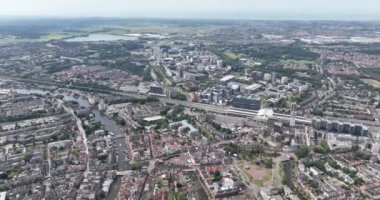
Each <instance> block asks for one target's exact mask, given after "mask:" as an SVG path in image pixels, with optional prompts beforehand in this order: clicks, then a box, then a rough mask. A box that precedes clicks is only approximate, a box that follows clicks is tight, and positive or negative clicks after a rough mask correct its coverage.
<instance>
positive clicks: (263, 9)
mask: <svg viewBox="0 0 380 200" xmlns="http://www.w3.org/2000/svg"><path fill="white" fill-rule="evenodd" d="M0 15H2V16H56V17H146V18H150V17H159V18H234V19H345V20H366V19H370V20H380V0H0Z"/></svg>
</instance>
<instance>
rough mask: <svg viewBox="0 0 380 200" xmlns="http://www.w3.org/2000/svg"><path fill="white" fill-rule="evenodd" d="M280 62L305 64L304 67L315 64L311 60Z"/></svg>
mask: <svg viewBox="0 0 380 200" xmlns="http://www.w3.org/2000/svg"><path fill="white" fill-rule="evenodd" d="M281 62H284V63H297V64H305V65H312V64H314V63H315V62H314V61H313V60H293V59H287V60H281Z"/></svg>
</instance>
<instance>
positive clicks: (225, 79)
mask: <svg viewBox="0 0 380 200" xmlns="http://www.w3.org/2000/svg"><path fill="white" fill-rule="evenodd" d="M233 78H235V76H234V75H227V76H225V77H223V78H221V79H220V81H229V80H231V79H233Z"/></svg>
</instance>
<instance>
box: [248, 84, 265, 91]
mask: <svg viewBox="0 0 380 200" xmlns="http://www.w3.org/2000/svg"><path fill="white" fill-rule="evenodd" d="M260 87H262V85H261V84H257V83H254V84H252V85H249V86H247V87H245V89H247V90H253V89H258V88H260Z"/></svg>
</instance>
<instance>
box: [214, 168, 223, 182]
mask: <svg viewBox="0 0 380 200" xmlns="http://www.w3.org/2000/svg"><path fill="white" fill-rule="evenodd" d="M212 176H213V179H212V181H215V182H218V181H220V180H221V179H222V175H221V174H220V171H218V170H216V171H215V172H213V173H212Z"/></svg>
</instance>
